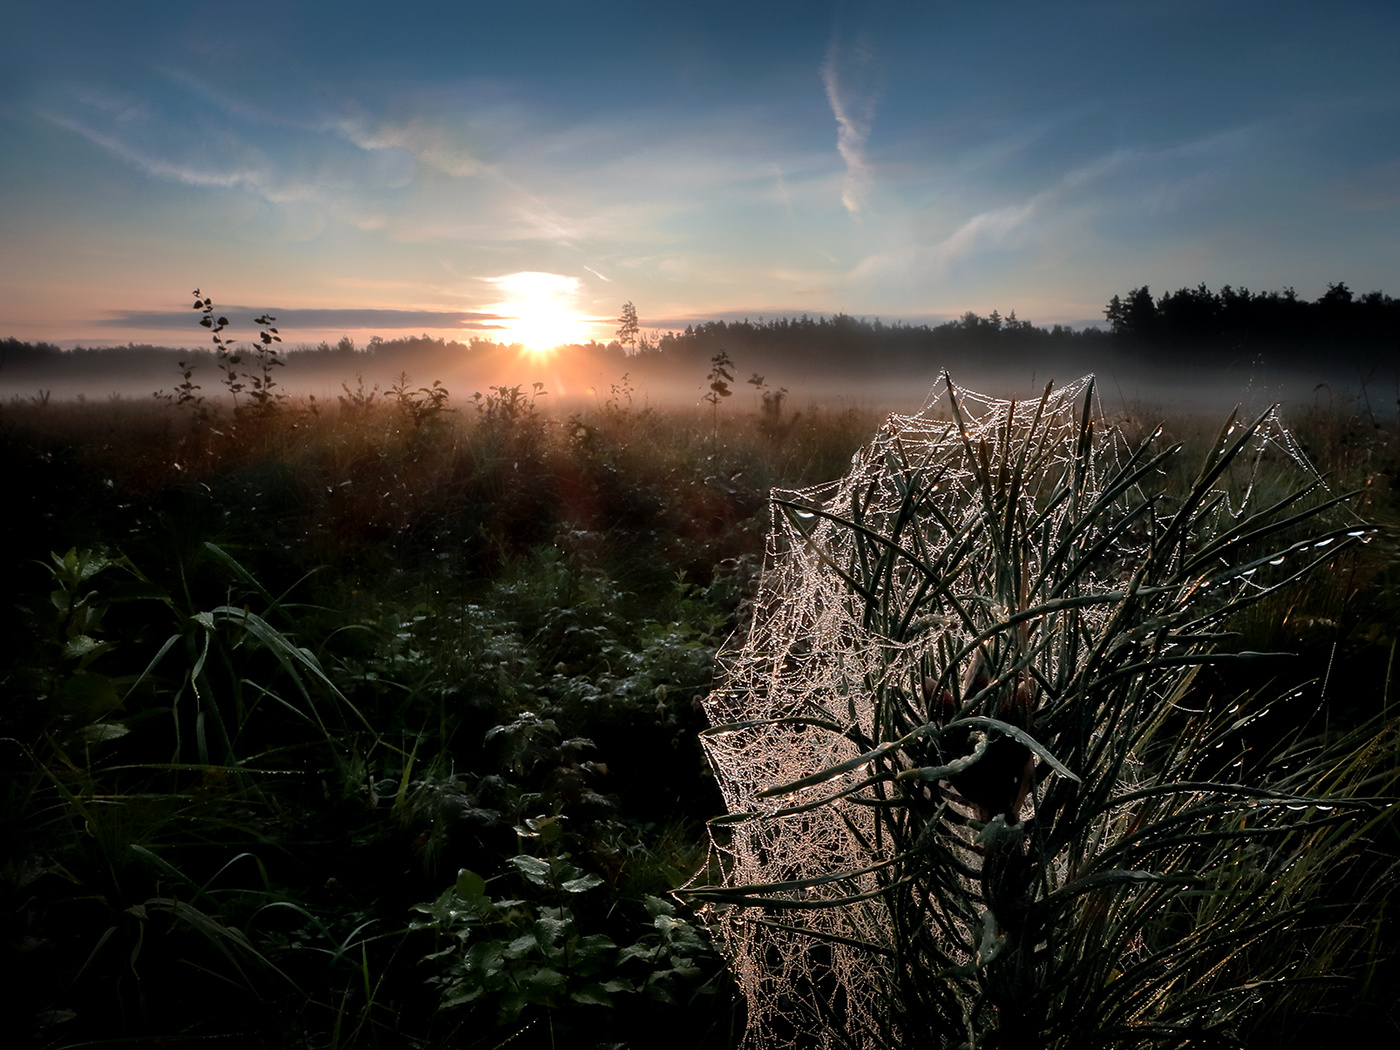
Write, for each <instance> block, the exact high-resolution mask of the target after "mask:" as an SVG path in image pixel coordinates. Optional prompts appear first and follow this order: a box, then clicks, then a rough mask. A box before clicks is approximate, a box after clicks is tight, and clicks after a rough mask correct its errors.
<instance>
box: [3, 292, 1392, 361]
mask: <svg viewBox="0 0 1400 1050" xmlns="http://www.w3.org/2000/svg"><path fill="white" fill-rule="evenodd" d="M629 311H630V312H629ZM1103 312H1104V317H1105V319H1106V322H1107V324H1106V326H1102V327H1101V326H1095V325H1087V326H1085V327H1083V328H1074V327H1072V326H1066V325H1059V324H1056V325H1051V326H1041V325H1036V324H1034V323H1033V322H1031V321H1028V320H1024V319H1021V318H1018V317H1017V316H1016V312H1015V311H1014V310H1013V311H1011V312H1010V313H1009V314H1007V315H1005V316H1003V315H1002V314H1001V313H1000V312H999V311H997V310H993V311H992V312H991V313H990V314H988V315H985V316H983V315H980V314H977V313H975V312H973V311H968V312H966V313H964V314H963V315H962V316H961V317H959V318H958V319H956V320H952V321H946V322H943V323H941V324H932V325H931V324H907V323H904V322H899V321H896V322H893V323H885V322H884V321H881V320H880V319H879V318H874V319H867V318H864V317H852V316H850V315H848V314H844V313H837V314H832V315H830V316H818V317H812V316H809V315H806V314H803V315H801V316H798V317H779V318H773V319H770V320H766V321H765V320H764V319H763V318H761V317H760V318H758V319H757V320H750V319H748V318H745V319H744V320H742V321H724V320H715V321H704V322H701V323H699V324H692V325H687V326H686V328H685V330H684V331H680V332H676V331H669V332H664V333H661V332H651V333H647V332H645V331H644V330H643V329H642V327H641V324H640V323H639V321H638V318H637V313H636V308H635V307H634V306H633V305H632V304H631V303H628V304H626V306H625V307H624V312H623V317H622V318H621V319H620V321H621V322H622V323H621V324H620V326H619V328H618V332H617V336H618V337H617V338H616V339H614V340H611V341H610V342H608V343H607V344H606V345H605V344H602V343H598V342H590V343H587V344H581V345H577V346H574V347H572V348H571V349H572V351H573V352H574V354H575V355H576V356H579V355H581V357H582V359H586V360H590V361H592V362H594V363H596V365H597V366H599V367H601V368H603V369H607V368H610V367H611V368H616V370H617V371H618V372H622V371H631V372H632V374H633V375H634V376H648V375H652V374H655V375H662V374H665V373H671V372H674V371H684V370H693V368H694V366H696V365H708V363H709V362H710V361H712V360H713V359H714V357H715V355H717V354H720V353H727V354H729V355H731V357H733V358H734V359H736V360H739V359H742V360H743V361H744V362H745V367H754V368H757V369H760V370H762V369H767V368H775V369H787V370H788V373H789V374H790V373H791V371H792V370H793V369H801V370H802V371H803V372H804V373H809V374H811V373H818V374H819V373H825V374H841V375H848V374H851V373H852V372H855V371H862V370H864V371H875V370H879V371H881V372H886V373H888V372H903V373H910V374H914V373H924V372H927V371H928V370H930V369H934V370H937V369H943V368H948V369H951V370H954V371H955V372H956V371H961V370H965V369H967V368H969V367H974V368H986V367H988V366H992V367H996V368H1001V369H1012V368H1025V367H1035V368H1041V367H1048V366H1062V365H1063V366H1072V367H1077V368H1085V369H1094V368H1105V367H1110V366H1113V365H1115V364H1123V365H1149V366H1157V367H1168V368H1169V367H1176V366H1180V365H1193V366H1194V365H1216V364H1221V363H1228V362H1230V361H1231V360H1237V361H1249V362H1258V361H1261V360H1262V361H1264V362H1267V363H1269V364H1271V365H1275V366H1288V365H1293V364H1307V363H1311V362H1314V361H1315V360H1316V359H1317V355H1318V354H1320V353H1325V354H1326V355H1327V359H1328V360H1329V361H1330V362H1333V363H1342V364H1345V365H1348V366H1351V365H1355V366H1357V367H1364V368H1370V367H1372V366H1373V365H1374V364H1375V363H1376V362H1377V361H1386V360H1395V359H1396V358H1397V355H1400V300H1396V299H1394V298H1392V297H1391V296H1389V295H1387V294H1385V293H1383V292H1380V291H1373V292H1367V293H1364V294H1361V295H1357V294H1355V293H1353V292H1352V290H1351V289H1350V288H1348V287H1347V286H1346V284H1344V283H1336V284H1329V285H1328V288H1327V291H1326V292H1325V293H1324V294H1323V295H1321V296H1320V297H1318V298H1317V299H1316V300H1307V299H1303V298H1301V297H1300V296H1298V294H1297V293H1296V292H1295V291H1294V290H1293V289H1292V288H1286V289H1284V290H1283V291H1268V292H1258V293H1254V292H1251V291H1250V290H1249V289H1247V288H1235V287H1233V286H1231V285H1225V286H1224V287H1222V288H1221V289H1220V290H1219V291H1213V290H1212V289H1210V288H1209V287H1207V286H1206V285H1205V284H1199V285H1196V286H1195V287H1193V288H1192V287H1187V288H1180V289H1178V290H1177V291H1174V292H1167V293H1166V294H1164V295H1161V296H1154V295H1153V294H1152V292H1151V290H1150V289H1149V288H1148V286H1146V285H1143V286H1141V287H1137V288H1133V289H1131V290H1130V291H1129V292H1128V293H1127V294H1126V295H1117V294H1115V295H1114V296H1113V297H1112V299H1110V300H1109V302H1108V304H1107V305H1106V306H1105V307H1104V311H1103ZM291 349H292V354H291V355H290V356H292V357H295V358H297V359H298V361H299V364H298V369H297V371H298V373H299V374H306V369H307V367H308V366H309V367H310V370H311V371H319V369H320V368H325V369H327V370H336V371H338V370H343V369H344V367H345V366H346V365H350V366H351V367H353V368H361V367H366V368H379V369H382V368H383V367H392V368H400V367H403V368H406V369H408V370H409V371H413V372H415V373H418V374H426V373H425V372H424V370H425V369H426V370H429V371H431V370H432V369H435V368H445V367H453V366H456V367H460V366H461V365H463V364H468V365H469V364H471V363H472V362H474V361H475V362H484V361H486V360H488V359H490V358H491V357H493V356H498V355H499V352H500V351H502V350H503V349H505V348H504V347H503V346H502V345H501V344H498V343H495V342H493V341H491V340H487V339H481V338H471V339H469V340H468V341H466V342H458V341H455V340H444V339H442V338H432V337H430V336H428V335H426V334H424V335H421V336H416V337H404V338H396V339H383V338H381V337H379V336H374V337H372V338H371V339H370V340H369V342H368V344H367V345H365V346H363V347H357V346H356V345H355V342H354V340H352V339H351V338H350V337H349V336H345V337H343V338H341V339H340V340H339V342H338V343H336V344H334V345H332V344H330V343H325V342H323V343H321V344H319V345H317V346H312V345H310V344H300V345H299V346H295V347H292V348H291ZM188 353H189V351H182V350H174V349H170V348H166V347H156V346H151V345H149V344H141V345H137V344H128V345H127V346H124V347H108V348H102V349H85V348H81V347H79V348H76V349H74V350H68V351H64V350H61V349H60V348H59V347H58V346H56V345H55V344H53V343H46V342H39V343H25V342H21V341H20V340H17V339H14V338H9V339H3V340H0V378H3V377H4V376H5V374H6V373H7V372H8V373H9V374H10V376H11V378H17V374H18V373H35V374H37V373H49V372H58V373H67V374H70V375H78V374H83V375H94V376H96V375H101V374H104V373H108V372H117V371H120V372H124V373H126V374H131V372H132V371H138V370H143V368H142V366H144V368H145V369H149V368H152V367H160V368H163V369H166V370H168V368H169V367H170V364H171V362H174V361H175V360H176V357H177V356H183V355H187V354H188ZM318 366H319V367H318Z"/></svg>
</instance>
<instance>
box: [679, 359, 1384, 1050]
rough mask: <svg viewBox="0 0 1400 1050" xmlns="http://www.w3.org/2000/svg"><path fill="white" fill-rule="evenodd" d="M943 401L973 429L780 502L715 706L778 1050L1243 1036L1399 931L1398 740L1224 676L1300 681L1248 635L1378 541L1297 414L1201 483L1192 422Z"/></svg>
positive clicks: (915, 428) (734, 832)
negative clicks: (1390, 898)
mask: <svg viewBox="0 0 1400 1050" xmlns="http://www.w3.org/2000/svg"><path fill="white" fill-rule="evenodd" d="M946 386H947V390H946V402H945V408H946V414H947V416H948V418H946V419H943V420H939V419H936V418H934V417H933V414H932V411H931V410H926V412H925V413H924V414H922V415H920V416H916V417H892V419H891V421H890V423H888V424H887V425H886V427H885V428H884V429H883V430H882V431H881V433H880V434H879V436H878V437H877V439H876V440H875V442H874V443H873V444H872V445H871V446H869V447H868V448H867V449H866V450H865V451H864V453H863V454H862V455H860V456H858V457H857V459H856V461H855V465H854V467H853V470H852V472H851V474H850V475H849V476H848V477H846V478H845V479H843V480H842V481H841V482H839V483H835V484H833V485H829V486H825V487H823V488H819V489H812V490H806V491H803V492H788V493H777V494H775V497H774V505H775V509H776V511H778V512H779V513H778V514H776V515H775V517H777V518H778V519H779V524H778V527H777V528H776V529H775V535H774V538H773V544H772V550H771V552H770V561H769V565H768V568H767V571H766V573H765V577H764V584H763V589H762V594H761V596H760V600H759V601H758V603H757V606H756V613H755V617H754V621H753V626H752V629H751V631H750V633H749V635H748V636H747V639H746V640H745V641H744V643H743V645H742V646H741V647H739V648H737V649H735V650H734V651H732V652H730V653H729V654H728V655H727V666H726V671H725V675H724V677H723V680H722V684H721V685H720V687H719V688H717V689H716V690H715V691H714V692H713V693H712V694H711V696H710V697H709V698H708V700H707V702H706V708H707V713H708V714H709V716H710V719H711V722H712V728H711V729H709V730H708V731H707V732H706V734H705V736H704V743H705V746H706V749H707V752H708V754H709V757H710V760H711V763H712V765H713V767H714V769H715V771H716V774H717V776H718V778H719V781H720V785H721V787H722V790H723V792H724V796H725V802H726V805H727V808H728V810H729V813H728V814H727V815H726V816H724V817H720V818H717V819H716V820H714V821H713V822H712V828H713V831H712V839H713V843H714V850H713V863H712V864H711V866H710V867H709V869H708V871H709V872H710V873H711V876H716V875H717V876H718V877H716V878H714V881H713V883H712V884H703V883H702V881H701V878H700V877H698V876H697V879H696V880H695V881H693V882H692V884H690V885H689V886H687V887H685V888H684V889H683V890H681V891H680V892H681V894H682V895H683V896H686V897H688V898H689V899H691V900H692V901H694V902H695V903H697V904H699V905H701V906H702V911H703V913H704V914H705V915H706V917H707V919H708V921H709V922H710V925H711V928H712V930H713V931H714V932H715V933H716V935H717V936H718V938H719V939H720V940H721V942H722V943H723V945H724V947H725V949H726V950H727V952H728V953H729V957H730V960H731V964H732V966H733V968H734V970H735V973H736V975H737V977H738V979H739V981H740V984H741V985H742V987H743V989H744V992H745V995H746V997H747V999H748V1006H749V1029H748V1045H749V1046H752V1047H773V1046H798V1045H800V1046H832V1047H835V1046H858V1047H906V1046H925V1047H931V1046H937V1047H987V1048H999V1050H1021V1048H1031V1047H1049V1046H1064V1047H1070V1046H1073V1047H1088V1046H1177V1045H1186V1044H1188V1043H1189V1044H1190V1045H1193V1046H1194V1045H1231V1044H1232V1043H1235V1042H1238V1041H1240V1040H1241V1039H1243V1034H1242V1033H1243V1032H1244V1031H1245V1027H1244V1026H1245V1025H1247V1023H1248V1020H1249V1017H1250V1016H1251V1012H1252V1011H1253V1009H1254V1008H1255V1007H1257V1006H1258V1005H1260V1003H1261V1002H1262V1001H1263V1000H1265V999H1266V998H1268V997H1270V996H1279V995H1286V994H1289V993H1290V992H1291V991H1292V990H1293V988H1294V987H1295V986H1298V987H1304V985H1303V984H1302V982H1305V981H1308V980H1312V979H1315V978H1317V977H1319V976H1321V975H1323V974H1327V973H1331V972H1332V971H1333V969H1334V968H1335V967H1336V966H1338V965H1340V963H1341V960H1342V954H1343V953H1344V951H1345V950H1346V945H1347V944H1348V943H1350V942H1349V941H1348V938H1349V937H1352V936H1353V934H1354V933H1355V930H1354V929H1353V926H1354V925H1355V924H1357V923H1365V922H1370V921H1372V920H1373V919H1374V915H1373V912H1372V911H1368V907H1369V906H1373V905H1375V903H1376V902H1377V901H1378V900H1379V899H1380V894H1381V892H1382V891H1380V890H1379V889H1372V890H1370V891H1369V895H1368V891H1366V889H1365V887H1366V885H1367V882H1366V879H1367V878H1369V879H1372V880H1383V879H1385V878H1388V877H1389V875H1388V874H1386V873H1383V872H1382V871H1381V870H1380V865H1381V863H1382V862H1381V861H1379V860H1374V861H1373V859H1372V854H1369V853H1367V851H1366V843H1367V842H1368V841H1369V837H1370V836H1371V835H1373V834H1374V833H1375V831H1376V828H1377V827H1378V826H1379V825H1380V824H1381V823H1383V822H1386V821H1390V820H1391V819H1392V817H1391V814H1393V813H1394V810H1393V809H1387V808H1385V807H1386V805H1387V804H1388V803H1389V801H1390V800H1391V799H1392V798H1394V796H1395V794H1396V775H1397V774H1396V770H1397V764H1396V746H1395V733H1394V727H1393V726H1390V725H1386V726H1381V727H1376V726H1370V727H1365V728H1362V729H1359V730H1357V732H1356V733H1355V734H1353V735H1351V736H1348V737H1346V738H1345V739H1342V740H1323V739H1313V738H1309V737H1308V735H1307V734H1306V733H1304V732H1302V731H1300V730H1299V729H1298V727H1291V726H1290V727H1281V726H1277V725H1275V724H1273V722H1271V721H1270V720H1269V719H1268V718H1267V716H1266V715H1267V712H1266V711H1265V710H1264V706H1265V705H1264V690H1262V689H1257V688H1256V689H1252V690H1246V691H1245V693H1244V695H1242V696H1221V697H1216V696H1213V695H1211V692H1210V690H1208V689H1207V688H1206V687H1205V680H1206V679H1207V678H1211V677H1212V676H1214V677H1215V678H1217V679H1219V678H1220V677H1221V675H1222V673H1228V672H1230V671H1231V670H1232V669H1236V670H1241V669H1244V668H1246V667H1248V666H1251V664H1250V662H1251V661H1254V664H1253V666H1256V667H1259V668H1267V667H1268V666H1269V660H1268V659H1267V654H1258V653H1251V652H1242V651H1239V650H1238V646H1237V645H1236V644H1235V642H1234V639H1233V636H1232V635H1231V634H1230V633H1229V630H1228V629H1229V626H1230V624H1231V618H1232V616H1233V615H1235V614H1236V613H1238V612H1239V611H1240V610H1241V609H1243V608H1245V607H1246V606H1248V605H1250V604H1252V603H1255V602H1258V601H1259V600H1260V599H1262V598H1264V597H1266V596H1268V595H1271V594H1274V593H1275V592H1277V591H1278V590H1280V589H1281V588H1285V587H1288V586H1289V585H1290V584H1292V583H1293V582H1295V581H1297V580H1298V579H1300V578H1301V577H1303V576H1305V575H1307V574H1308V573H1309V572H1312V571H1314V570H1316V569H1318V568H1320V567H1321V566H1323V565H1325V564H1326V563H1328V562H1331V561H1332V560H1333V559H1335V558H1336V557H1337V556H1338V554H1340V553H1341V552H1342V551H1344V550H1345V549H1346V548H1348V547H1350V546H1351V545H1353V544H1356V543H1360V542H1363V541H1364V540H1366V539H1367V538H1368V537H1369V530H1368V529H1367V527H1366V526H1364V525H1360V524H1357V523H1355V522H1354V521H1352V522H1346V523H1342V524H1338V520H1339V519H1340V518H1342V517H1344V515H1345V509H1344V508H1343V507H1341V506H1339V505H1340V504H1343V503H1344V502H1345V500H1346V498H1347V497H1346V496H1334V495H1331V494H1330V493H1328V492H1327V491H1326V486H1325V484H1324V483H1323V481H1322V479H1321V478H1319V477H1317V476H1316V474H1315V472H1312V471H1311V468H1310V467H1309V466H1308V464H1307V463H1306V461H1305V460H1304V459H1303V458H1302V456H1301V454H1299V453H1298V452H1297V450H1296V448H1295V447H1294V446H1293V444H1292V442H1291V439H1290V438H1289V435H1288V434H1287V432H1286V431H1285V430H1284V429H1283V428H1282V427H1281V425H1280V424H1279V422H1278V420H1277V417H1276V416H1275V415H1274V413H1273V412H1272V411H1270V412H1266V413H1264V414H1263V415H1261V416H1259V417H1258V418H1257V419H1254V420H1253V421H1252V422H1244V421H1241V420H1240V419H1238V418H1237V417H1236V416H1233V415H1232V416H1231V418H1230V419H1229V420H1228V421H1227V422H1226V424H1225V426H1224V427H1222V429H1221V431H1220V433H1219V435H1218V436H1217V438H1216V439H1215V441H1214V442H1213V443H1212V445H1211V446H1210V448H1209V450H1208V452H1207V453H1206V455H1205V457H1204V460H1203V461H1202V462H1201V463H1200V465H1199V468H1198V469H1197V470H1196V471H1195V472H1194V473H1187V474H1184V475H1183V474H1181V469H1180V467H1179V464H1178V461H1179V459H1180V457H1181V454H1182V449H1181V446H1180V445H1171V446H1169V447H1160V445H1161V441H1160V438H1161V432H1160V429H1159V430H1158V431H1157V432H1155V433H1152V434H1150V435H1148V436H1147V437H1145V438H1143V439H1142V440H1140V441H1137V442H1129V441H1128V440H1127V439H1126V438H1125V437H1124V435H1123V434H1122V433H1121V432H1119V431H1117V430H1115V429H1112V428H1105V427H1102V426H1100V425H1099V423H1098V421H1097V420H1096V416H1095V412H1094V408H1093V406H1094V401H1093V384H1092V381H1091V380H1082V381H1080V382H1079V383H1077V384H1074V385H1071V386H1070V387H1068V388H1066V389H1065V390H1062V391H1059V392H1055V391H1053V390H1052V388H1051V387H1048V386H1047V387H1046V390H1045V393H1044V395H1043V396H1042V397H1041V398H1040V399H1039V400H1038V401H1031V402H1029V403H1024V404H1017V403H1014V402H1003V401H994V400H992V399H989V398H981V397H979V396H978V395H974V394H971V393H969V392H967V391H962V390H959V389H958V388H956V387H955V386H954V385H953V384H952V382H951V380H949V381H947V384H946ZM931 407H932V406H931ZM1178 475H1181V476H1180V481H1174V480H1173V479H1174V478H1175V477H1177V476H1178ZM1279 477H1285V478H1286V479H1287V485H1286V487H1283V488H1280V487H1279V482H1278V478H1279ZM1207 670H1208V673H1204V674H1203V672H1206V671H1207ZM1261 673H1262V672H1261ZM1344 862H1345V870H1346V871H1347V874H1346V875H1345V876H1341V875H1339V874H1338V873H1339V871H1341V870H1343V867H1342V866H1343V865H1344ZM1367 865H1373V867H1374V868H1375V870H1370V869H1368V870H1366V871H1365V872H1364V873H1363V871H1362V869H1363V868H1366V867H1367ZM1372 885H1374V886H1381V885H1384V881H1379V882H1373V883H1372ZM1375 921H1379V920H1375ZM1319 930H1323V931H1325V932H1324V933H1322V934H1319V933H1318V932H1317V931H1319ZM1307 987H1310V986H1307Z"/></svg>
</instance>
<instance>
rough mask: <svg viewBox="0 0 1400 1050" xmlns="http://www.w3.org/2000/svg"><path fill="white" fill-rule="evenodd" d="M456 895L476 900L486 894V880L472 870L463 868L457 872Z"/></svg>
mask: <svg viewBox="0 0 1400 1050" xmlns="http://www.w3.org/2000/svg"><path fill="white" fill-rule="evenodd" d="M455 889H456V893H457V896H459V897H461V898H463V899H464V900H473V901H474V900H478V899H480V898H483V897H485V896H486V880H485V879H483V878H482V877H481V876H480V875H478V874H477V873H476V872H474V871H468V870H467V869H466V868H463V869H462V870H461V871H459V872H457V885H456V887H455Z"/></svg>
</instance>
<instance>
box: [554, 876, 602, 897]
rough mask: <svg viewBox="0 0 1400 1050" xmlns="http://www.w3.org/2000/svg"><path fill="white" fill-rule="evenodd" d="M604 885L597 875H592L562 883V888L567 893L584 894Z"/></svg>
mask: <svg viewBox="0 0 1400 1050" xmlns="http://www.w3.org/2000/svg"><path fill="white" fill-rule="evenodd" d="M602 884H603V880H602V879H600V878H599V877H598V876H597V875H591V874H590V875H581V876H579V877H578V878H576V879H569V880H568V881H567V882H564V883H561V885H560V888H561V889H562V890H564V891H565V892H566V893H583V892H585V891H587V890H591V889H593V887H595V886H601V885H602Z"/></svg>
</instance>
